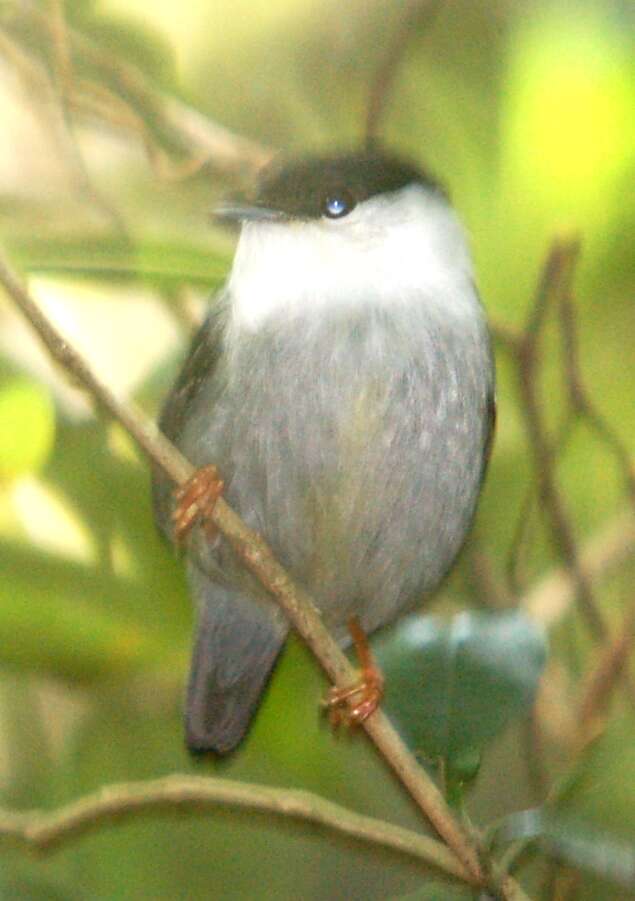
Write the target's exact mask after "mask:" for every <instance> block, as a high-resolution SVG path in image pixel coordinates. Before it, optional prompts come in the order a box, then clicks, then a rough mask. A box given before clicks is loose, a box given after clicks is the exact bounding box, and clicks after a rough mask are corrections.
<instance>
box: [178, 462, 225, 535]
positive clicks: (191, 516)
mask: <svg viewBox="0 0 635 901" xmlns="http://www.w3.org/2000/svg"><path fill="white" fill-rule="evenodd" d="M224 487H225V483H224V482H223V481H222V479H220V478H219V476H218V470H217V469H216V467H215V466H214V465H213V464H210V465H209V466H203V467H201V469H197V470H196V472H195V473H194V475H193V476H192V477H191V478H190V479H188V480H187V482H185V483H184V484H183V485H181V486H179V487H178V488H177V489H176V491H175V492H174V497H175V498H176V507H175V508H174V511H173V512H172V522H173V523H174V538H175V541H176V542H177V544H181V543H182V542H183V541H185V539H186V538H187V536H188V534H189V533H190V531H191V530H192V528H193V527H194V526H195V525H196V523H197V521H200V520H202V521H203V522H204V524H205V528H206V531H207V533H208V535H209V537H210V538H212V537H214V534H215V529H214V524H213V523H212V521H211V519H210V517H211V515H212V513H213V512H214V505H215V504H216V501H217V500H218V498H219V497H220V496H221V494H222V493H223V488H224Z"/></svg>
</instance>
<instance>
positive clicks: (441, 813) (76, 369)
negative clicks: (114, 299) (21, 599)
mask: <svg viewBox="0 0 635 901" xmlns="http://www.w3.org/2000/svg"><path fill="white" fill-rule="evenodd" d="M0 284H2V285H3V286H4V288H5V290H6V291H7V293H8V294H9V296H10V297H11V298H12V299H13V301H14V302H15V304H16V305H17V306H18V307H19V309H20V310H21V312H22V313H23V314H24V316H25V317H26V318H27V319H28V321H29V322H30V323H31V325H32V326H33V328H34V329H35V330H36V332H37V333H38V335H39V336H40V338H41V340H42V341H43V342H44V344H45V346H46V348H47V349H48V351H49V352H50V354H51V355H52V356H53V358H54V359H55V360H57V362H58V363H60V364H61V365H62V366H63V367H64V368H65V369H66V370H68V372H69V373H71V374H72V375H73V376H74V377H75V378H76V379H78V380H79V381H80V382H81V383H82V384H83V385H84V386H85V387H86V388H88V390H89V391H90V393H91V394H92V395H93V397H94V398H95V400H96V401H97V402H98V404H99V405H100V407H101V408H102V409H104V410H105V411H106V412H107V413H108V414H109V415H110V416H112V417H114V418H115V419H116V420H118V421H119V422H120V423H121V424H122V425H123V426H124V428H125V429H126V430H127V431H128V432H129V434H130V435H131V436H132V437H133V438H134V439H135V441H136V442H137V443H138V445H139V446H140V447H141V449H142V450H143V452H144V453H145V454H146V455H147V456H148V457H149V458H150V460H151V461H152V462H153V463H154V464H155V465H158V466H160V467H161V469H162V470H163V471H164V472H165V473H166V474H167V475H168V477H169V478H171V479H172V480H173V481H174V482H176V483H177V484H182V483H183V482H185V481H186V480H187V479H188V478H189V477H190V476H191V475H192V474H193V472H194V470H193V467H192V466H191V464H190V463H188V461H187V460H185V458H184V457H183V456H182V455H181V454H180V453H179V452H178V451H177V449H176V448H175V447H174V446H173V445H172V444H171V443H170V442H169V441H168V440H167V438H165V437H164V436H163V435H162V434H161V433H160V432H159V431H158V430H157V429H156V427H155V426H154V425H153V424H152V423H151V422H150V421H148V420H147V419H146V417H145V416H144V415H143V414H142V413H141V411H139V410H137V409H135V408H134V407H133V406H132V405H126V404H123V403H122V402H121V401H120V400H118V399H117V398H116V397H114V395H113V394H112V392H111V391H110V390H109V389H108V388H107V387H106V386H105V385H103V384H102V383H101V382H100V381H99V379H97V377H96V376H95V374H94V373H93V372H92V370H91V368H90V367H89V366H88V364H87V363H86V362H85V360H84V359H83V358H82V357H81V356H80V355H79V354H78V353H77V351H76V350H75V349H74V348H73V347H72V346H71V345H70V344H69V343H68V341H66V340H65V339H64V338H63V337H62V336H61V335H60V334H59V333H58V332H57V330H56V329H55V328H54V327H53V326H52V324H51V323H50V322H49V321H48V319H47V318H46V316H44V314H43V313H42V311H41V310H40V308H39V307H38V305H37V304H36V303H35V301H34V300H33V299H32V298H31V296H30V295H29V293H28V291H27V290H26V289H25V288H24V286H23V285H22V283H21V282H20V280H19V279H18V277H17V276H16V275H15V273H14V272H13V271H12V270H11V268H10V266H9V265H8V263H7V262H6V261H4V260H3V258H2V256H0ZM212 518H213V521H214V524H215V525H216V526H217V528H218V529H219V530H220V532H222V534H223V535H224V536H225V538H226V539H227V540H228V541H229V542H230V544H231V545H232V547H233V548H234V550H235V551H236V553H237V554H238V555H239V557H240V558H241V559H242V560H243V561H244V563H245V565H246V566H247V567H248V568H249V569H250V570H251V571H252V572H253V573H254V575H255V576H256V577H257V578H258V579H259V581H260V582H261V583H262V584H263V585H264V586H265V588H267V589H268V591H269V592H270V593H271V595H272V596H273V597H274V598H275V599H276V601H277V602H278V603H279V604H280V606H281V607H282V609H283V610H284V612H285V614H286V615H287V617H288V618H289V620H290V621H291V622H292V624H293V626H294V627H295V629H296V630H297V631H298V632H299V633H300V635H301V637H302V638H303V639H304V641H305V642H306V644H307V645H308V646H309V647H310V649H311V651H312V652H313V654H314V655H315V657H316V658H317V660H318V661H319V663H320V664H321V666H322V668H323V669H324V670H325V672H326V673H327V675H328V676H329V677H330V679H331V680H332V681H333V683H334V684H335V685H337V686H340V687H343V686H346V685H348V684H350V683H351V682H352V681H353V680H354V678H355V671H354V670H353V668H352V666H351V664H350V663H349V661H348V659H347V658H346V656H345V655H344V654H343V652H342V651H341V649H340V648H339V646H338V645H337V644H336V642H335V641H334V640H333V638H332V637H331V635H330V633H329V632H328V630H327V629H326V628H325V627H324V624H323V622H322V618H321V616H320V614H319V612H318V611H317V609H316V607H315V605H314V603H313V601H312V599H311V598H310V597H309V595H308V594H307V593H306V592H305V591H303V590H302V589H301V588H299V587H298V586H296V585H294V583H293V582H292V580H291V578H290V577H289V575H288V574H287V572H286V571H285V570H284V569H283V568H282V567H281V566H280V564H279V563H278V562H277V561H276V560H275V558H274V557H273V555H272V553H271V551H270V550H269V548H268V547H267V545H266V544H265V542H264V541H263V539H262V538H261V537H260V536H259V535H258V534H256V533H255V532H253V531H252V530H251V529H249V528H247V526H246V525H245V524H244V523H243V521H242V520H241V519H240V517H239V516H238V515H237V514H236V513H235V512H234V511H233V510H232V509H231V508H230V507H229V505H228V504H227V503H226V502H225V501H224V500H223V499H222V498H220V499H219V501H218V502H217V503H216V506H215V509H214V513H213V517H212ZM364 729H365V731H366V733H367V734H368V735H369V736H370V737H371V739H372V740H373V742H374V743H375V745H376V747H377V749H378V750H379V751H380V753H381V755H382V756H383V757H384V759H385V760H386V761H387V762H388V763H389V765H390V766H391V767H392V769H393V771H394V772H395V774H396V775H397V777H398V778H399V780H400V781H401V782H402V783H403V785H404V786H405V787H406V789H407V790H408V792H409V793H410V795H411V797H412V798H413V800H414V801H415V803H416V804H417V805H418V806H419V807H420V809H421V810H422V811H423V813H424V814H425V816H426V817H427V818H428V820H429V821H430V823H431V824H432V825H433V826H434V828H435V829H436V831H437V832H438V834H439V835H440V836H441V837H442V838H443V839H444V840H445V842H446V843H447V844H448V846H449V847H450V848H451V849H452V851H453V852H454V853H455V855H456V856H457V858H458V859H459V861H461V863H462V864H463V866H464V867H465V869H466V871H467V872H469V874H470V877H471V880H472V881H473V882H474V883H475V884H482V883H483V880H484V875H483V870H482V868H481V864H480V861H479V858H478V854H477V851H476V849H475V848H474V846H473V845H472V843H471V841H470V840H469V839H468V838H467V836H466V834H465V832H464V830H463V828H462V827H461V825H459V823H458V822H457V821H456V820H455V819H454V817H453V815H452V813H451V812H450V810H449V808H448V806H447V804H446V802H445V800H444V798H443V796H442V794H441V792H440V791H439V789H438V788H437V786H436V785H435V784H434V782H433V781H432V780H431V779H430V777H429V776H428V775H427V773H426V772H425V771H424V770H423V769H422V767H420V766H419V765H418V763H417V761H416V759H415V757H414V756H413V755H412V754H411V753H410V751H409V750H408V749H407V748H406V747H405V745H404V744H403V742H402V740H401V738H400V737H399V735H398V734H397V732H396V731H395V729H394V728H393V726H392V725H391V723H390V721H389V720H388V719H387V717H386V716H385V715H384V714H383V713H382V712H381V710H379V711H377V712H376V713H375V714H373V715H372V716H371V717H369V719H368V720H366V722H365V723H364Z"/></svg>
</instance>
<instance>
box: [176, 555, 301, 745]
mask: <svg viewBox="0 0 635 901" xmlns="http://www.w3.org/2000/svg"><path fill="white" fill-rule="evenodd" d="M188 575H189V580H190V584H191V587H192V593H193V595H194V598H195V600H196V602H197V604H198V623H197V629H196V638H195V643H194V651H193V655H192V666H191V670H190V680H189V685H188V690H187V702H186V712H185V725H186V742H187V746H188V748H189V749H190V750H191V751H193V752H203V751H215V752H216V753H217V754H227V753H229V752H230V751H233V750H234V748H235V747H236V746H237V745H238V744H239V743H240V742H241V741H242V739H243V738H244V736H245V734H246V733H247V730H248V729H249V726H250V723H251V720H252V719H253V717H254V715H255V713H256V709H257V706H258V702H259V700H260V696H261V695H262V693H263V691H264V689H265V687H266V685H267V681H268V679H269V676H270V674H271V671H272V669H273V667H274V664H275V662H276V659H277V657H278V655H279V653H280V651H281V649H282V646H283V644H284V641H285V638H286V635H287V631H288V627H287V626H286V623H285V622H284V621H283V619H282V618H281V617H280V614H279V612H278V611H277V610H276V609H275V608H274V607H273V606H272V607H269V606H268V605H265V604H263V603H260V602H258V601H255V600H251V599H249V598H247V597H245V596H243V595H241V594H240V593H239V592H237V591H236V590H234V589H231V588H225V587H222V586H219V585H217V584H215V583H214V582H212V581H211V580H210V579H209V578H208V576H206V575H205V573H204V572H203V571H202V570H201V569H199V568H198V567H197V566H195V565H190V567H189V568H188Z"/></svg>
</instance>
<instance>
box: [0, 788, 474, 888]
mask: <svg viewBox="0 0 635 901" xmlns="http://www.w3.org/2000/svg"><path fill="white" fill-rule="evenodd" d="M166 807H167V808H168V809H172V808H174V807H179V808H181V807H185V808H187V809H189V810H200V809H201V808H207V807H211V808H213V809H217V808H219V807H233V808H243V809H246V810H253V811H256V810H262V811H268V812H270V813H274V814H277V815H279V816H283V817H291V818H293V819H300V820H305V821H307V822H310V823H316V824H318V825H320V826H324V827H326V828H327V829H328V830H330V831H333V832H335V833H339V834H341V835H346V836H351V837H353V838H357V839H360V840H361V841H364V842H368V843H370V844H373V845H379V846H382V847H384V848H389V849H391V850H393V851H399V852H400V853H402V854H406V855H408V856H409V857H412V858H413V859H415V860H418V861H421V862H423V863H425V864H426V866H428V867H430V866H431V867H434V868H436V869H438V870H441V871H442V872H444V873H446V874H447V875H449V876H453V877H455V878H457V879H461V880H466V881H470V879H471V877H470V874H469V872H468V871H467V870H465V868H464V867H462V866H461V864H460V863H459V862H458V861H457V859H456V856H455V855H454V854H453V853H452V852H451V851H449V850H448V848H447V847H446V846H445V845H443V844H442V843H441V842H438V841H436V840H435V839H433V838H430V837H429V836H425V835H420V834H418V833H416V832H413V831H412V830H410V829H403V828H402V827H400V826H394V825H392V824H390V823H386V822H385V821H383V820H377V819H374V818H372V817H367V816H362V815H361V814H358V813H356V812H354V811H352V810H348V809H347V808H345V807H342V806H341V805H339V804H334V803H332V802H331V801H327V800H325V799H324V798H320V797H319V796H318V795H315V794H313V793H312V792H307V791H296V790H291V789H278V788H271V787H270V786H265V785H254V784H248V783H245V782H237V781H235V780H231V779H217V778H210V777H208V776H205V777H196V776H181V775H172V776H165V777H163V778H161V779H154V780H148V781H144V782H126V783H121V784H117V785H108V786H106V787H104V788H101V789H100V790H99V791H97V792H95V793H94V794H91V795H86V796H85V797H83V798H81V799H79V800H77V801H74V802H72V803H70V804H66V805H64V806H63V807H60V808H58V809H57V810H54V811H40V810H32V811H11V810H5V809H2V808H0V839H3V840H5V841H10V840H17V841H22V842H25V843H27V844H28V845H31V846H32V847H34V848H37V849H39V850H42V851H45V850H48V849H51V848H54V847H56V846H57V845H60V844H63V843H64V842H65V841H67V840H69V839H71V838H73V837H75V836H77V835H82V834H84V833H86V832H87V831H89V830H91V829H93V828H95V827H98V826H100V825H103V824H105V823H107V822H111V821H113V820H116V819H122V818H124V817H128V816H133V815H135V814H138V813H140V812H147V811H154V810H161V809H164V808H166Z"/></svg>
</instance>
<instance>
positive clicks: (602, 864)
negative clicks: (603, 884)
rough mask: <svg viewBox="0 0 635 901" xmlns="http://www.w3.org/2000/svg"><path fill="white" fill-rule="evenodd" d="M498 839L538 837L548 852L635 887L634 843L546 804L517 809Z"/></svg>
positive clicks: (625, 886)
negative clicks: (554, 809)
mask: <svg viewBox="0 0 635 901" xmlns="http://www.w3.org/2000/svg"><path fill="white" fill-rule="evenodd" d="M496 838H497V840H498V841H504V842H508V841H518V840H535V841H536V842H537V844H538V845H539V847H540V848H541V849H542V850H543V851H544V852H545V853H546V854H548V855H550V856H552V857H555V858H557V859H558V860H561V861H564V862H565V863H568V864H570V865H571V866H573V867H575V868H576V869H579V870H584V871H586V872H589V873H593V874H594V875H595V876H600V877H601V878H602V879H605V880H607V881H609V882H614V883H616V884H617V885H620V886H623V887H624V888H629V889H632V888H635V844H633V843H631V842H626V841H624V840H623V839H620V838H618V837H617V836H611V835H607V833H606V831H605V830H599V829H597V828H593V826H591V825H590V824H589V823H588V822H587V823H585V822H584V821H582V820H579V819H577V818H575V817H571V816H568V817H567V816H562V815H561V814H554V813H552V812H551V811H549V810H546V809H545V808H534V809H532V810H523V811H520V812H519V813H514V814H512V815H511V816H509V817H506V818H505V820H503V822H502V823H501V824H500V826H499V828H498V830H497V833H496Z"/></svg>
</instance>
